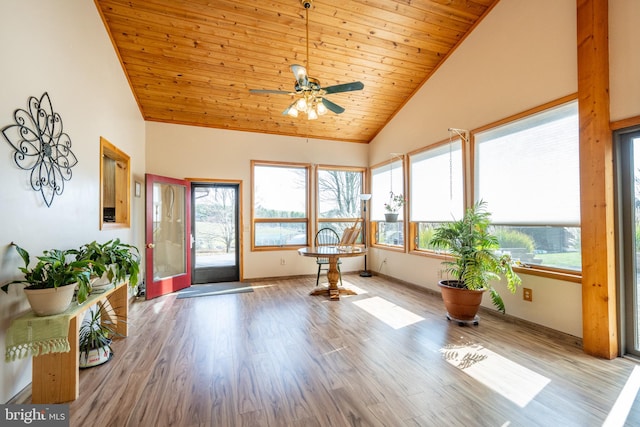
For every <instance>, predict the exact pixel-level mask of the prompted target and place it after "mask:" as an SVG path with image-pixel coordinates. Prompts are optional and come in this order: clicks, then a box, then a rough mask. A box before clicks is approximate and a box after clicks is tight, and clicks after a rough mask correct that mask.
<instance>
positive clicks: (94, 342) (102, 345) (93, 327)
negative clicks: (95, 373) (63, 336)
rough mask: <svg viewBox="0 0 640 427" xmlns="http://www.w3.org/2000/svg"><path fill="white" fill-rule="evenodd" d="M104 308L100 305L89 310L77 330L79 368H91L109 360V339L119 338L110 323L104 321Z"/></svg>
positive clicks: (111, 352) (110, 349)
mask: <svg viewBox="0 0 640 427" xmlns="http://www.w3.org/2000/svg"><path fill="white" fill-rule="evenodd" d="M105 313H106V308H105V306H104V305H103V304H102V303H98V304H97V305H96V307H94V308H92V309H91V310H89V313H88V315H87V317H85V319H84V320H83V322H82V324H81V325H80V329H79V338H78V350H79V353H80V360H79V366H80V368H91V367H93V366H98V365H102V364H103V363H105V362H108V361H109V360H111V356H113V350H112V348H111V338H112V337H113V336H119V334H118V333H117V332H116V331H115V329H114V328H112V326H111V323H110V322H109V321H108V320H107V319H104V318H103V316H104V315H105Z"/></svg>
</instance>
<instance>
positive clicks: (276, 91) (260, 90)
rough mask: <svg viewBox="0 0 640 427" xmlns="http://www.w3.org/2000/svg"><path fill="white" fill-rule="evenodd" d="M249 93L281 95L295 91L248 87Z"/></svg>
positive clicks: (291, 93)
mask: <svg viewBox="0 0 640 427" xmlns="http://www.w3.org/2000/svg"><path fill="white" fill-rule="evenodd" d="M249 92H251V93H276V94H282V95H295V93H293V92H291V91H286V90H271V89H249Z"/></svg>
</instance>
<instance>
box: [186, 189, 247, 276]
mask: <svg viewBox="0 0 640 427" xmlns="http://www.w3.org/2000/svg"><path fill="white" fill-rule="evenodd" d="M185 180H186V181H189V182H190V183H194V184H212V185H213V184H232V185H237V186H238V224H237V227H238V277H239V281H240V282H242V281H243V280H244V262H243V259H244V221H243V217H244V215H243V212H244V209H243V200H244V191H243V187H242V180H239V179H215V178H185ZM191 198H192V194H189V200H191ZM192 216H193V215H192ZM194 227H195V224H191V230H190V233H191V234H192V235H193V236H194V238H195V235H194ZM192 264H193V265H192V266H191V275H192V277H193V273H194V271H195V262H192Z"/></svg>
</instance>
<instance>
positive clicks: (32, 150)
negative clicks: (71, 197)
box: [2, 92, 78, 207]
mask: <svg viewBox="0 0 640 427" xmlns="http://www.w3.org/2000/svg"><path fill="white" fill-rule="evenodd" d="M27 103H28V110H23V109H21V108H19V109H17V110H16V111H15V112H14V113H13V118H14V119H15V122H16V123H15V124H12V125H9V126H5V127H4V128H2V135H3V136H4V138H5V139H6V140H7V142H8V143H9V144H11V146H12V147H13V149H14V150H15V153H14V154H13V160H14V161H15V162H16V165H18V167H19V168H20V169H24V170H29V171H31V176H30V179H29V180H30V183H31V188H33V190H34V191H39V192H40V194H42V198H43V199H44V202H45V204H46V205H47V207H49V206H51V203H53V198H54V196H56V195H61V194H62V192H63V191H64V182H65V181H69V180H70V179H71V168H72V167H74V166H75V165H76V164H78V159H77V158H76V156H75V155H74V154H73V152H72V151H71V138H70V137H69V135H67V134H66V133H64V132H63V127H62V118H61V117H60V114H58V113H56V112H54V111H53V107H52V105H51V99H50V98H49V94H48V93H47V92H45V93H44V94H43V95H42V97H41V98H40V99H37V98H35V97H33V96H32V97H29V100H28V102H27Z"/></svg>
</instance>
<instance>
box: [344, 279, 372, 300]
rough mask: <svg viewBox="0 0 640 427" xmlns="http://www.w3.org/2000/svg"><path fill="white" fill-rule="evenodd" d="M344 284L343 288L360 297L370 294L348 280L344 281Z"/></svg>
mask: <svg viewBox="0 0 640 427" xmlns="http://www.w3.org/2000/svg"><path fill="white" fill-rule="evenodd" d="M342 283H343V285H344V286H343V287H345V288H347V289H351V290H352V291H355V293H356V294H358V295H362V294H367V293H369V292H367V291H365V290H364V289H362V288H359V287H357V286H356V285H354V284H353V283H351V282H349V281H347V280H343V281H342ZM344 296H345V297H347V296H349V295H344ZM340 297H342V295H341V296H340Z"/></svg>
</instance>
